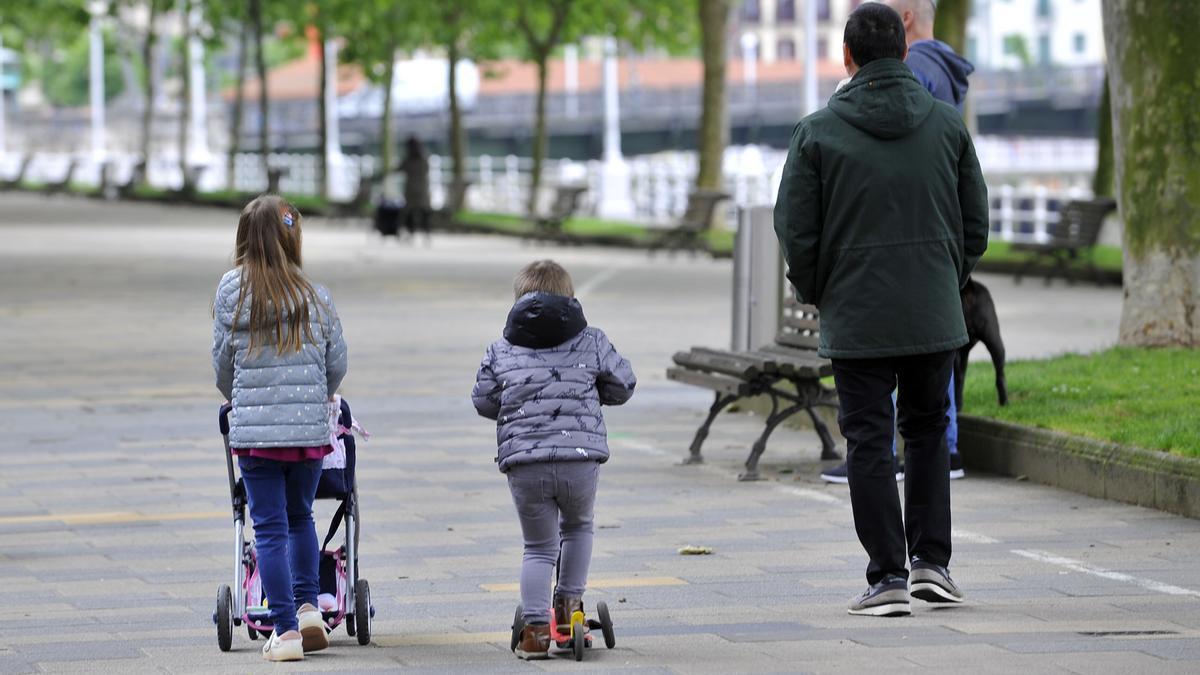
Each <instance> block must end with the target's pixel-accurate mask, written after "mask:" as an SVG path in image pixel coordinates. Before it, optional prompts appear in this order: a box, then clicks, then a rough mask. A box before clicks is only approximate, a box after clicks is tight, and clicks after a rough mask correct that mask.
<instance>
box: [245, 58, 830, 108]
mask: <svg viewBox="0 0 1200 675" xmlns="http://www.w3.org/2000/svg"><path fill="white" fill-rule="evenodd" d="M549 65H550V70H549V77H548V89H549V91H551V92H560V91H563V90H564V89H565V88H566V76H565V68H564V63H563V62H562V61H560V60H555V61H551V62H550V64H549ZM742 66H743V63H742V61H740V60H734V61H730V62H729V64H728V65H727V67H726V78H727V79H728V81H729V82H731V83H735V82H740V81H741V80H742ZM602 67H603V63H602V62H601V61H593V60H581V61H580V62H579V76H578V80H579V90H580V91H590V90H595V89H599V88H600V86H601V78H602ZM319 70H320V61H319V60H318V58H317V56H316V55H315V54H314V53H313V52H311V51H310V52H307V53H305V55H304V57H303V58H299V59H296V60H295V61H291V62H289V63H285V64H283V65H281V66H279V67H277V68H275V69H273V70H271V71H270V72H269V73H268V74H267V90H268V92H269V93H270V96H271V98H272V99H273V100H297V99H304V98H314V97H316V96H317V94H318V92H319V91H320V79H319ZM482 70H483V73H482V78H481V81H480V84H479V93H480V95H481V96H489V95H496V94H501V95H502V94H533V93H535V92H536V91H537V67H536V66H534V64H532V63H528V62H524V61H516V60H504V61H495V62H489V63H487V64H484V66H483V68H482ZM617 73H618V78H619V80H620V82H621V86H622V87H626V86H628V85H629V83H630V80H631V78H632V77H634V76H635V75H636V81H637V84H638V86H640V87H643V88H650V89H667V88H675V87H681V88H682V87H697V86H700V83H701V81H702V80H703V77H704V68H703V65H702V64H701V62H700V61H699V60H698V59H621V61H620V62H619V64H618V66H617ZM817 73H818V76H819V77H821V78H822V79H837V78H841V77H845V74H846V73H845V71H844V69H843V68H842V64H840V63H836V62H834V61H821V62H820V63H818V64H817ZM803 79H804V65H803V64H802V63H801V62H799V61H776V62H775V63H759V64H758V80H759V81H760V82H800V81H802V80H803ZM365 81H366V77H364V75H363V72H362V69H361V68H359V67H358V66H356V65H349V64H343V65H340V66H338V85H337V93H338V95H339V96H341V95H344V94H348V93H350V92H352V91H354V90H356V89H358V88H359V87H361V86H363V85H364V84H365ZM235 91H236V90H235V88H233V87H230V88H228V89H226V91H225V92H224V95H225V98H227V99H231V98H233V96H234V93H235ZM243 91H244V92H245V95H246V97H247V98H248V99H250V100H253V99H254V98H255V97H257V96H258V78H248V79H247V80H246V86H245V87H244V90H243Z"/></svg>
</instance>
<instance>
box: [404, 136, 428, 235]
mask: <svg viewBox="0 0 1200 675" xmlns="http://www.w3.org/2000/svg"><path fill="white" fill-rule="evenodd" d="M400 171H401V172H403V173H404V214H405V216H404V226H405V228H407V229H408V233H409V234H410V235H412V236H414V237H415V236H416V234H417V230H421V231H422V232H424V233H425V234H426V235H428V234H429V218H430V215H431V213H432V211H433V207H432V206H431V202H430V197H429V157H427V156H426V155H425V148H424V147H422V146H421V141H419V140H417V137H416V136H409V137H408V142H407V143H406V144H405V155H404V159H403V160H401V162H400Z"/></svg>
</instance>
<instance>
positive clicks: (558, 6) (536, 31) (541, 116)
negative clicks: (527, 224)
mask: <svg viewBox="0 0 1200 675" xmlns="http://www.w3.org/2000/svg"><path fill="white" fill-rule="evenodd" d="M502 7H503V8H504V9H506V10H507V15H503V14H501V15H499V16H504V17H505V19H506V21H507V22H511V24H512V25H514V26H516V29H517V31H516V32H517V35H519V36H520V38H521V40H520V48H521V52H522V54H523V56H524V58H526V59H527V60H529V61H532V62H533V64H534V65H535V66H536V67H537V77H538V89H537V103H536V113H535V119H534V136H533V173H532V176H531V180H530V190H529V198H528V202H527V210H528V212H529V213H533V212H534V211H535V210H536V208H537V197H538V192H539V190H540V188H541V180H542V165H543V163H544V161H545V158H546V151H547V146H548V134H547V129H546V91H547V79H548V75H549V64H550V57H551V56H552V55H553V54H554V53H555V51H556V50H557V49H558V48H559V47H560V46H562V45H563V44H566V43H568V42H573V41H575V40H577V39H579V38H580V37H582V36H584V35H609V36H613V37H616V38H618V39H621V40H624V41H626V42H629V43H631V44H633V45H634V46H644V45H646V44H651V43H654V44H659V45H662V46H665V47H668V48H670V47H675V46H678V45H680V44H685V43H687V42H688V41H689V40H690V38H691V36H692V35H693V34H694V33H695V22H694V21H693V20H692V17H691V14H690V13H689V12H687V11H686V3H685V2H684V1H683V0H511V1H510V2H507V3H505V4H503V5H502Z"/></svg>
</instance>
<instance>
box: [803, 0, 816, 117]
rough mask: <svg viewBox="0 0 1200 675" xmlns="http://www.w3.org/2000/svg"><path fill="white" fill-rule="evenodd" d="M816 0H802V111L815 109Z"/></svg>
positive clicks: (809, 112) (807, 111)
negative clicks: (803, 0)
mask: <svg viewBox="0 0 1200 675" xmlns="http://www.w3.org/2000/svg"><path fill="white" fill-rule="evenodd" d="M818 106H819V104H818V103H817V0H805V2H804V113H805V114H806V115H811V114H813V113H815V112H816V111H817V108H818Z"/></svg>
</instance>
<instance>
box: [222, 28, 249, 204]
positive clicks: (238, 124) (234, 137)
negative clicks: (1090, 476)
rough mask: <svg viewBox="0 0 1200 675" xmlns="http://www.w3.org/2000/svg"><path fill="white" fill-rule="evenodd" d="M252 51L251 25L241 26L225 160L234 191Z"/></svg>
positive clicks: (230, 186)
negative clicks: (247, 53) (247, 57)
mask: <svg viewBox="0 0 1200 675" xmlns="http://www.w3.org/2000/svg"><path fill="white" fill-rule="evenodd" d="M249 49H250V25H249V24H245V23H243V24H241V25H240V26H239V27H238V51H237V77H236V83H237V84H236V85H235V86H236V87H237V93H235V94H234V96H233V113H232V115H231V117H232V118H233V119H232V120H231V122H230V128H229V156H228V157H226V158H225V187H226V188H227V189H229V190H233V189H234V185H235V183H234V172H235V167H236V166H237V154H238V152H240V151H241V149H242V117H243V114H242V112H243V110H244V109H245V107H246V91H245V90H246V52H247V51H248V50H249Z"/></svg>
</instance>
